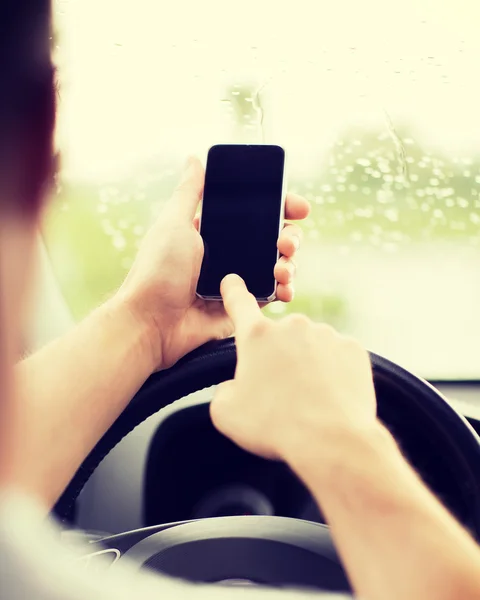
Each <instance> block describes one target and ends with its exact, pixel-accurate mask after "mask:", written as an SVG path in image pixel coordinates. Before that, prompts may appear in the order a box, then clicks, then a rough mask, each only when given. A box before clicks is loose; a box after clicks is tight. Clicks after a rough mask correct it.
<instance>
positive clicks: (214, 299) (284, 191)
mask: <svg viewBox="0 0 480 600" xmlns="http://www.w3.org/2000/svg"><path fill="white" fill-rule="evenodd" d="M218 145H219V144H214V145H213V146H210V148H209V150H208V153H207V161H206V163H205V172H206V170H207V166H208V154H209V153H210V150H211V149H212V148H214V147H215V146H218ZM222 145H227V144H222ZM229 145H231V146H236V145H237V144H229ZM247 145H248V144H247ZM261 145H265V146H278V147H280V148H281V149H282V150H283V157H284V159H283V180H282V200H281V205H280V219H279V223H278V234H277V239H278V237H279V236H280V234H281V232H282V230H283V226H284V224H285V204H286V199H287V151H286V150H285V148H284V147H283V146H280V144H261ZM202 202H203V197H202ZM202 215H203V210H202V212H201V213H200V218H199V222H198V233H199V235H200V236H201V233H200V231H201V228H202ZM279 258H280V251H279V249H278V248H277V260H276V262H278V260H279ZM199 277H200V274H199ZM273 282H274V289H273V292H272V294H270V296H268V297H267V298H264V297H262V298H258V297H257V296H255V300H256V301H257V302H265V303H270V302H273V301H274V300H276V298H277V287H278V282H277V280H276V279H275V275H274V276H273ZM197 285H198V281H197ZM195 296H196V297H197V298H200V299H201V300H208V301H209V302H223V298H222V296H202V295H201V294H199V293H198V292H197V290H195Z"/></svg>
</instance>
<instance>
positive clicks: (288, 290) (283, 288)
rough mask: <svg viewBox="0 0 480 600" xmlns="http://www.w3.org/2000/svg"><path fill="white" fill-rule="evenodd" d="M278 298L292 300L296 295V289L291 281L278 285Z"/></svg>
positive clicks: (282, 300) (281, 300) (283, 300)
mask: <svg viewBox="0 0 480 600" xmlns="http://www.w3.org/2000/svg"><path fill="white" fill-rule="evenodd" d="M276 296H277V300H280V302H291V301H292V300H293V298H294V296H295V291H294V289H293V285H292V284H291V283H287V284H283V283H279V284H278V285H277V294H276Z"/></svg>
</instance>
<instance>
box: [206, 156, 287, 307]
mask: <svg viewBox="0 0 480 600" xmlns="http://www.w3.org/2000/svg"><path fill="white" fill-rule="evenodd" d="M284 167H285V152H284V150H283V148H281V147H280V146H267V145H219V146H213V147H212V148H211V149H210V151H209V153H208V158H207V168H206V174H205V189H204V194H203V206H202V218H201V226H200V234H201V236H202V238H203V243H204V248H205V254H204V258H203V263H202V268H201V272H200V278H199V280H198V285H197V293H198V294H199V295H200V296H203V297H213V298H215V297H219V296H220V282H221V281H222V279H223V278H224V277H225V275H228V274H229V273H236V274H237V275H240V277H242V278H243V279H244V280H245V283H246V285H247V287H248V290H249V291H250V292H251V293H252V294H253V295H254V296H255V297H256V298H259V299H266V298H269V297H271V296H272V295H273V294H274V292H275V279H274V276H273V269H274V266H275V262H276V260H277V257H278V252H277V238H278V233H279V226H280V222H281V219H282V218H283V215H282V214H281V211H282V207H283V203H282V200H283V199H282V188H283V174H284Z"/></svg>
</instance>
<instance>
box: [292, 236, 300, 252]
mask: <svg viewBox="0 0 480 600" xmlns="http://www.w3.org/2000/svg"><path fill="white" fill-rule="evenodd" d="M292 241H293V246H294V248H295V250H298V249H299V248H300V238H299V237H298V236H296V235H294V236H293V237H292Z"/></svg>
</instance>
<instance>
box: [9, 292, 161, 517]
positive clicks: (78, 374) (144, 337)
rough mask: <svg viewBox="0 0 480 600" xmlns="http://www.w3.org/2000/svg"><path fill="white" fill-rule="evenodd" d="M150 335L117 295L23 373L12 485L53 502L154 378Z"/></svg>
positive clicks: (19, 380)
mask: <svg viewBox="0 0 480 600" xmlns="http://www.w3.org/2000/svg"><path fill="white" fill-rule="evenodd" d="M150 339H151V337H150V332H149V331H148V328H147V325H146V324H145V323H143V321H141V320H140V319H138V318H137V317H136V316H135V315H134V313H132V312H131V311H130V310H129V308H128V306H127V305H126V304H125V303H122V302H121V301H120V300H119V299H117V298H114V299H112V300H111V301H109V302H107V303H106V304H104V305H103V306H101V307H100V308H98V309H97V310H95V311H94V312H93V313H92V314H91V315H90V316H89V317H87V318H86V319H85V320H84V321H83V322H81V323H80V324H79V325H78V326H77V327H75V328H74V329H72V331H70V332H69V333H68V334H67V335H65V336H63V337H62V338H59V339H58V340H55V341H53V342H52V343H50V344H49V345H48V346H46V347H45V348H43V349H42V350H40V351H39V352H37V353H36V354H34V355H32V356H31V357H29V358H27V359H25V360H24V361H22V362H21V363H20V364H19V365H18V366H17V368H16V381H17V402H16V403H15V405H14V407H13V409H14V410H15V411H16V415H15V418H14V419H12V423H14V424H15V425H14V427H15V429H16V430H15V431H10V432H9V433H10V439H11V440H12V446H11V452H10V457H11V459H10V461H9V462H10V464H9V472H10V474H11V475H10V479H11V483H12V484H15V485H16V486H19V487H21V488H22V489H24V490H26V491H27V492H31V493H33V494H34V495H36V496H40V497H41V498H42V500H43V501H44V502H46V503H47V505H52V504H53V503H54V502H55V501H56V500H57V498H58V497H59V495H60V494H61V493H62V491H63V489H64V487H65V486H66V485H67V483H68V481H69V480H70V478H71V477H72V475H73V473H74V472H75V471H76V469H77V468H78V467H79V466H80V464H81V462H82V460H83V459H84V458H85V456H86V455H87V454H88V452H89V451H90V450H91V449H92V448H93V446H94V445H95V443H96V442H97V441H98V439H99V438H100V437H101V436H102V435H103V433H104V432H105V431H106V430H107V429H108V428H109V426H110V425H111V424H112V423H113V421H114V420H115V419H116V418H117V417H118V415H119V414H120V413H121V412H122V410H123V409H124V408H125V406H126V405H127V403H128V402H129V400H130V399H131V398H132V397H133V395H134V394H135V392H136V391H137V390H138V389H139V388H140V386H141V385H142V383H143V382H144V381H145V379H146V378H147V377H148V376H149V375H150V373H152V371H153V370H154V368H155V365H154V364H153V362H152V351H151V347H150Z"/></svg>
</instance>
